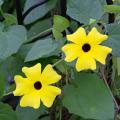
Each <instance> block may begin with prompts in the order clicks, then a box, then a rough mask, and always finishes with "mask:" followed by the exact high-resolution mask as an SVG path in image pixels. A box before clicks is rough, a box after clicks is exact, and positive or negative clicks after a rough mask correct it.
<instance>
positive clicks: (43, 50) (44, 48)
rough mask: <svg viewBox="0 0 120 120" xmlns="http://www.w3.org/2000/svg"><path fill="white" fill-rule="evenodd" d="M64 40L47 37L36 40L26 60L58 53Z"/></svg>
mask: <svg viewBox="0 0 120 120" xmlns="http://www.w3.org/2000/svg"><path fill="white" fill-rule="evenodd" d="M63 42H64V41H63V40H61V41H53V40H52V39H51V38H46V39H43V40H39V41H37V42H35V43H34V44H33V46H32V48H31V49H30V51H29V52H28V54H27V56H26V58H25V61H26V62H27V61H33V60H36V59H39V58H42V57H49V56H52V55H56V54H58V52H59V50H60V49H61V46H62V45H63Z"/></svg>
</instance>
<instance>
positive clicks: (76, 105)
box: [63, 72, 114, 120]
mask: <svg viewBox="0 0 120 120" xmlns="http://www.w3.org/2000/svg"><path fill="white" fill-rule="evenodd" d="M73 75H74V76H73V81H72V82H73V83H72V85H67V86H65V87H64V96H63V104H64V106H65V107H66V108H68V110H69V112H70V113H74V114H76V115H79V116H81V117H83V118H85V119H97V120H109V119H113V118H114V103H113V101H112V97H111V96H110V94H109V91H108V89H107V88H106V87H105V85H104V83H103V81H102V80H101V79H100V78H99V77H98V76H97V75H95V74H90V73H76V72H74V73H73Z"/></svg>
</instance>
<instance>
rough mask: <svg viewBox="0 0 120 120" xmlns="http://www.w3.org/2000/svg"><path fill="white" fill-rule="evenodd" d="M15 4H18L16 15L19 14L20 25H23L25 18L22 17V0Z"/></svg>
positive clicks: (16, 1) (17, 0)
mask: <svg viewBox="0 0 120 120" xmlns="http://www.w3.org/2000/svg"><path fill="white" fill-rule="evenodd" d="M15 4H16V14H17V20H18V24H19V25H22V24H23V16H22V8H21V0H15Z"/></svg>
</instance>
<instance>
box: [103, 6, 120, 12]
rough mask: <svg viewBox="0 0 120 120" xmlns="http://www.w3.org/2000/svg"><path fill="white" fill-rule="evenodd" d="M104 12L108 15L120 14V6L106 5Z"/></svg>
mask: <svg viewBox="0 0 120 120" xmlns="http://www.w3.org/2000/svg"><path fill="white" fill-rule="evenodd" d="M104 11H105V12H108V13H120V6H118V5H105V6H104Z"/></svg>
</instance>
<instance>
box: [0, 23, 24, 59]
mask: <svg viewBox="0 0 120 120" xmlns="http://www.w3.org/2000/svg"><path fill="white" fill-rule="evenodd" d="M25 41H26V29H25V28H24V27H23V26H20V25H14V26H10V27H9V28H7V29H6V28H4V26H3V25H1V24H0V59H2V60H3V59H5V58H7V57H9V56H11V55H12V54H15V53H16V52H17V51H18V49H19V48H20V46H21V45H22V44H23V43H24V42H25Z"/></svg>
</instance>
